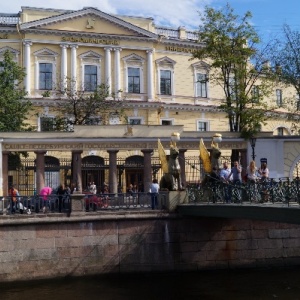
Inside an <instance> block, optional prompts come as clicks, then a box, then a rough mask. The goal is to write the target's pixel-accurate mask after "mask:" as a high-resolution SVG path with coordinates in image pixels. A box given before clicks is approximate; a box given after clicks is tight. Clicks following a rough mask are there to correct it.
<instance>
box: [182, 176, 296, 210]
mask: <svg viewBox="0 0 300 300" xmlns="http://www.w3.org/2000/svg"><path fill="white" fill-rule="evenodd" d="M187 197H188V201H189V203H197V202H200V203H201V202H206V203H212V204H213V203H216V204H217V203H250V204H252V203H253V204H255V203H257V204H262V203H274V204H285V205H287V206H289V205H290V204H291V203H297V204H300V180H299V179H295V180H289V179H288V178H281V179H279V180H275V179H268V180H265V181H261V180H257V181H255V182H253V181H249V182H243V183H237V184H233V183H225V182H222V181H220V180H213V179H211V180H208V182H206V183H204V184H200V185H189V186H188V187H187Z"/></svg>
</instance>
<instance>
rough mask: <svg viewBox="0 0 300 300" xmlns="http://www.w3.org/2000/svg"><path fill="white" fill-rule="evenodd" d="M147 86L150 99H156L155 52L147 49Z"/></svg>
mask: <svg viewBox="0 0 300 300" xmlns="http://www.w3.org/2000/svg"><path fill="white" fill-rule="evenodd" d="M146 52H147V88H148V100H154V94H153V89H154V88H153V87H154V84H153V81H154V76H153V52H154V49H152V50H147V51H146Z"/></svg>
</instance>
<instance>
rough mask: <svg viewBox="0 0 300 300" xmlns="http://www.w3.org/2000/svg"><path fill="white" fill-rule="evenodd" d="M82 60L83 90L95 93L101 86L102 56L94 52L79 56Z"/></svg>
mask: <svg viewBox="0 0 300 300" xmlns="http://www.w3.org/2000/svg"><path fill="white" fill-rule="evenodd" d="M79 58H80V60H81V65H80V68H81V80H82V83H81V88H82V90H84V91H87V92H93V91H95V90H96V89H97V86H99V85H100V84H101V76H100V74H101V59H102V56H101V55H100V54H98V53H96V52H94V51H88V52H85V53H83V54H81V55H79Z"/></svg>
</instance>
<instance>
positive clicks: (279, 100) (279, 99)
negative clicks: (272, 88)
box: [275, 89, 283, 107]
mask: <svg viewBox="0 0 300 300" xmlns="http://www.w3.org/2000/svg"><path fill="white" fill-rule="evenodd" d="M275 93H276V105H277V106H278V107H282V106H283V102H282V89H276V92H275Z"/></svg>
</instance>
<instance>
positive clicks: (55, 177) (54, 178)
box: [45, 155, 61, 188]
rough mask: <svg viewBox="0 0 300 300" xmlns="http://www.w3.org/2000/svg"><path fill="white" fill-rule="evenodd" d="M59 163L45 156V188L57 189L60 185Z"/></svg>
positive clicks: (56, 159) (54, 158)
mask: <svg viewBox="0 0 300 300" xmlns="http://www.w3.org/2000/svg"><path fill="white" fill-rule="evenodd" d="M59 171H60V162H59V159H58V158H56V157H53V156H48V155H46V156H45V186H50V187H52V188H57V187H58V186H59V185H60V183H61V182H60V174H59Z"/></svg>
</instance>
